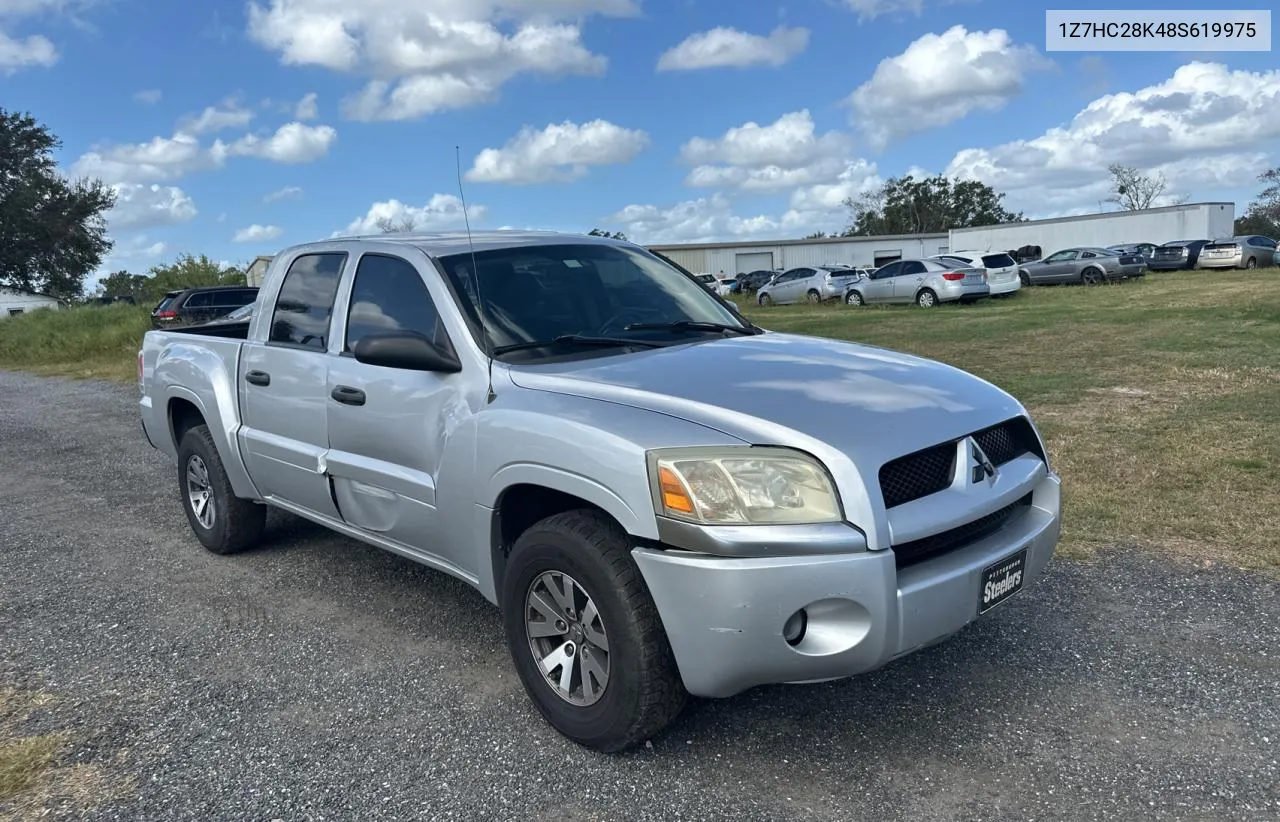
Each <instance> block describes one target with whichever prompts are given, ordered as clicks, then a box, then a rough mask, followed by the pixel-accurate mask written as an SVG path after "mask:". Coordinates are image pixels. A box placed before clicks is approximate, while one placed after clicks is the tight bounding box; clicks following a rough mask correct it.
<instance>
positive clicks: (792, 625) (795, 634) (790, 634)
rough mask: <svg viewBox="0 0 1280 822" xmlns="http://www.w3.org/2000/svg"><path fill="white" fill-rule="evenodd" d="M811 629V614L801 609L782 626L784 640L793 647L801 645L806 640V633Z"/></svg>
mask: <svg viewBox="0 0 1280 822" xmlns="http://www.w3.org/2000/svg"><path fill="white" fill-rule="evenodd" d="M808 628H809V612H808V611H806V610H805V609H803V608H801V609H800V610H799V611H796V612H795V613H794V614H792V615H791V616H789V617H788V618H787V622H786V624H785V625H783V626H782V638H783V639H785V640H786V641H787V644H788V645H790V646H791V647H793V648H794V647H795V646H797V645H799V644H800V641H801V640H803V639H804V634H805V631H806V630H808Z"/></svg>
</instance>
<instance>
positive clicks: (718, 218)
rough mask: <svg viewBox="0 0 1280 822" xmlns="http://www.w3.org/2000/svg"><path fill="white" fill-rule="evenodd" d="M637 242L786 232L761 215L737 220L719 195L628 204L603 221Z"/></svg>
mask: <svg viewBox="0 0 1280 822" xmlns="http://www.w3.org/2000/svg"><path fill="white" fill-rule="evenodd" d="M604 221H605V222H606V223H607V224H608V225H616V226H619V227H620V228H621V229H622V232H623V233H624V234H626V235H627V237H628V238H629V239H630V240H631V241H632V242H636V243H680V242H688V243H697V242H716V241H721V240H735V239H736V240H745V239H764V238H776V237H778V236H781V235H782V233H783V232H784V231H785V230H786V229H785V228H784V226H783V225H782V223H781V221H780V220H776V219H773V218H770V217H766V216H763V215H760V216H756V217H740V216H738V215H737V214H735V213H734V212H733V207H732V205H731V203H730V202H729V200H728V198H727V197H725V196H724V195H722V194H713V195H712V196H710V197H701V198H698V199H696V200H686V201H684V202H681V203H676V204H675V205H673V206H669V207H666V208H663V207H660V206H655V205H629V206H626V207H625V208H623V209H622V210H621V211H619V212H617V213H616V214H611V215H609V216H608V217H606V218H605V220H604Z"/></svg>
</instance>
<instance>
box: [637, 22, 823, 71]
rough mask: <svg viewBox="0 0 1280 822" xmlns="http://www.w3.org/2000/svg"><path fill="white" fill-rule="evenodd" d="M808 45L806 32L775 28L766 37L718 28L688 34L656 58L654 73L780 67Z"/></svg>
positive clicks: (805, 30) (803, 30)
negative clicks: (656, 66)
mask: <svg viewBox="0 0 1280 822" xmlns="http://www.w3.org/2000/svg"><path fill="white" fill-rule="evenodd" d="M808 46H809V30H808V29H805V28H788V27H787V26H778V27H777V28H775V29H774V30H773V31H772V32H770V33H769V35H768V36H762V35H759V34H749V33H747V32H745V31H739V30H738V29H734V28H727V27H725V26H719V27H717V28H714V29H711V30H710V31H703V32H699V33H697V34H691V35H689V36H688V37H687V38H685V40H684V41H683V42H681V43H680V44H679V45H677V46H673V47H672V48H670V49H668V50H667V51H665V52H663V54H662V56H661V57H659V58H658V71H689V70H693V69H705V68H724V67H730V68H746V67H748V66H781V65H783V64H785V63H787V62H788V61H790V60H791V59H792V58H794V57H796V56H798V55H799V54H800V53H801V52H803V51H804V50H805V49H806V48H807V47H808Z"/></svg>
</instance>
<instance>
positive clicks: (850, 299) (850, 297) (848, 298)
mask: <svg viewBox="0 0 1280 822" xmlns="http://www.w3.org/2000/svg"><path fill="white" fill-rule="evenodd" d="M844 302H845V305H862V295H861V294H859V293H858V292H856V291H850V292H849V293H848V294H845V295H844Z"/></svg>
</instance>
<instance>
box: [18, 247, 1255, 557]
mask: <svg viewBox="0 0 1280 822" xmlns="http://www.w3.org/2000/svg"><path fill="white" fill-rule="evenodd" d="M744 310H745V311H746V312H747V314H748V315H749V316H750V317H751V318H752V319H753V320H755V321H756V322H759V323H760V324H761V325H764V326H765V327H767V328H771V329H775V330H778V331H793V332H799V333H804V334H815V335H819V336H824V337H834V338H837V339H847V340H856V341H859V342H865V343H869V344H872V345H880V346H885V347H888V348H893V349H897V350H900V351H908V352H911V353H914V354H920V355H923V356H926V357H932V358H935V359H938V360H942V361H943V362H947V363H951V364H953V365H956V366H959V367H961V368H964V369H966V370H969V371H972V372H973V373H975V374H977V375H979V376H981V377H983V378H985V379H988V380H990V381H991V382H993V383H995V384H996V385H999V386H1001V387H1002V388H1004V389H1006V390H1008V391H1009V392H1011V393H1012V394H1013V395H1014V396H1016V397H1017V398H1018V399H1019V400H1021V401H1022V402H1023V403H1025V404H1026V405H1027V406H1028V407H1029V408H1030V410H1031V412H1032V414H1033V415H1034V417H1035V419H1036V422H1037V423H1038V424H1039V426H1040V428H1041V431H1042V432H1043V433H1044V435H1045V438H1046V439H1047V440H1048V443H1049V450H1050V455H1051V457H1052V459H1053V462H1054V465H1055V467H1056V468H1057V469H1058V470H1059V472H1060V473H1061V474H1062V476H1063V481H1064V489H1063V494H1064V500H1065V518H1064V532H1063V547H1064V550H1065V551H1066V552H1068V553H1071V554H1074V555H1077V556H1083V555H1087V554H1088V553H1090V552H1091V551H1093V550H1095V549H1097V548H1099V547H1104V546H1113V545H1118V544H1132V545H1142V546H1147V547H1151V548H1156V549H1160V550H1164V551H1167V552H1171V553H1174V554H1178V555H1182V556H1186V557H1190V558H1194V559H1196V560H1199V561H1208V562H1223V563H1228V564H1231V565H1236V566H1241V567H1247V568H1266V569H1270V570H1273V571H1280V539H1278V538H1277V537H1276V536H1275V534H1276V523H1278V522H1280V270H1277V269H1267V270H1263V271H1255V272H1226V273H1210V272H1181V273H1175V274H1151V275H1148V276H1147V277H1145V278H1143V279H1142V280H1139V281H1137V282H1131V283H1124V284H1122V285H1116V286H1100V287H1096V288H1082V287H1057V288H1052V287H1050V288H1029V289H1023V290H1022V291H1021V292H1019V293H1018V294H1017V295H1016V296H1014V297H1012V298H1010V299H993V300H985V301H983V302H981V303H978V304H976V305H968V306H951V305H945V306H939V307H937V308H934V309H929V310H925V309H919V308H916V307H914V306H885V307H869V306H868V307H862V308H852V307H849V306H845V305H842V304H826V305H818V306H810V305H800V306H778V307H773V308H769V309H762V308H759V307H757V306H755V305H752V304H749V303H744ZM147 328H148V319H147V311H146V310H145V309H142V308H134V307H130V306H107V307H94V308H81V309H75V310H71V311H59V312H41V313H36V314H30V315H24V316H20V317H14V318H11V319H6V320H0V368H18V369H25V370H30V371H34V372H36V373H40V374H59V375H68V376H75V377H99V378H106V379H113V380H119V381H123V382H131V381H132V380H133V379H135V374H136V364H135V355H136V351H137V348H138V345H139V342H140V341H141V338H142V334H143V332H144V331H146V330H147Z"/></svg>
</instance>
